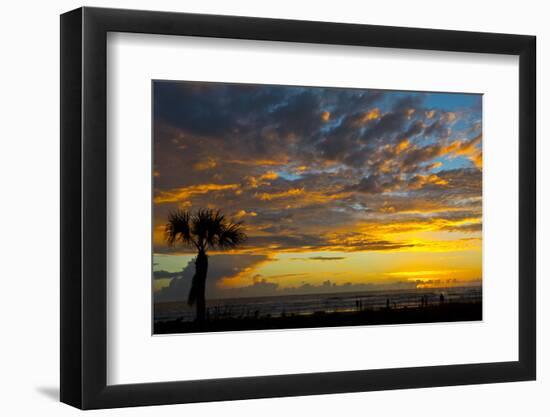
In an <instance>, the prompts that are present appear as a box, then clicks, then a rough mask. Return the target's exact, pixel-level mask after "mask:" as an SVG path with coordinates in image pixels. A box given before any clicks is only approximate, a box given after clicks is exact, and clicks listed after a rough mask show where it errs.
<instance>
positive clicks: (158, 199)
mask: <svg viewBox="0 0 550 417" xmlns="http://www.w3.org/2000/svg"><path fill="white" fill-rule="evenodd" d="M237 188H239V185H238V184H197V185H192V186H189V187H182V188H176V189H172V190H167V191H161V192H159V193H158V195H157V196H155V203H156V204H163V203H175V202H180V201H185V200H186V199H188V198H190V197H193V196H195V195H197V194H207V193H209V192H211V191H225V190H235V189H237Z"/></svg>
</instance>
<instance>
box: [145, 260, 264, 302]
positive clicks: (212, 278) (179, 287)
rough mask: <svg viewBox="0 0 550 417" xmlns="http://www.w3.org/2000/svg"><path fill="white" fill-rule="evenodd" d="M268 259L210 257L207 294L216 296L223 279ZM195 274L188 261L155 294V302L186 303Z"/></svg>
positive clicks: (191, 263)
mask: <svg viewBox="0 0 550 417" xmlns="http://www.w3.org/2000/svg"><path fill="white" fill-rule="evenodd" d="M268 259H269V258H268V257H267V256H266V255H210V256H209V262H208V280H207V281H206V287H207V293H208V294H210V296H211V297H215V296H216V294H218V292H219V291H220V290H219V283H220V281H221V280H223V279H231V278H234V277H235V276H237V275H238V274H239V273H241V272H243V271H245V270H246V269H247V268H252V267H254V266H256V265H258V264H260V263H262V262H265V261H267V260H268ZM194 274H195V264H194V261H193V260H192V261H190V262H189V263H188V264H187V266H185V267H184V268H183V270H182V271H181V272H179V273H174V275H173V276H172V278H173V279H172V281H170V284H169V285H168V286H167V287H164V288H162V289H160V290H159V291H157V292H155V294H154V297H155V302H159V301H182V302H183V301H187V296H188V295H189V289H190V288H191V281H192V278H193V275H194Z"/></svg>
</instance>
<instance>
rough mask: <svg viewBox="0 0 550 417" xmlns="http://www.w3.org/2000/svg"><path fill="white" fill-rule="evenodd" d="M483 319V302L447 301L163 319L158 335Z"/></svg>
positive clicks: (156, 332)
mask: <svg viewBox="0 0 550 417" xmlns="http://www.w3.org/2000/svg"><path fill="white" fill-rule="evenodd" d="M479 320H482V304H481V302H465V303H460V302H447V303H443V304H433V305H429V306H425V307H403V308H382V309H379V310H361V311H350V312H337V313H325V312H322V311H320V312H316V313H314V314H310V315H289V316H284V317H269V318H267V317H265V318H264V317H259V318H254V317H247V318H223V319H217V320H214V321H208V322H206V323H205V324H204V325H203V326H199V325H198V323H196V322H189V321H182V320H168V321H159V322H156V323H155V324H154V332H153V333H154V334H174V333H197V332H199V333H203V332H228V331H239V330H279V329H304V328H306V329H307V328H318V327H338V326H366V325H377V324H413V323H441V322H457V321H479Z"/></svg>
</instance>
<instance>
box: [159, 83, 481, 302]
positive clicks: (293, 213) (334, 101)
mask: <svg viewBox="0 0 550 417" xmlns="http://www.w3.org/2000/svg"><path fill="white" fill-rule="evenodd" d="M153 94H154V102H153V105H154V115H153V122H154V128H153V146H154V164H153V165H154V207H153V209H154V230H153V236H154V237H153V239H154V257H153V260H154V267H153V269H154V288H155V300H156V301H175V300H181V301H183V300H186V299H187V293H188V290H189V285H190V281H191V277H192V275H193V272H194V265H193V263H192V262H191V261H192V259H193V257H194V256H195V254H194V252H193V250H192V249H191V248H185V247H181V246H177V247H176V248H169V247H168V246H167V245H166V243H165V242H164V225H165V223H166V222H167V216H168V213H169V212H170V211H171V210H174V209H177V208H185V209H189V210H196V209H198V208H206V207H209V208H213V209H221V210H222V211H223V212H224V213H225V214H226V215H227V216H228V217H229V218H232V219H234V220H235V221H237V220H238V221H243V222H244V225H245V231H246V233H247V235H248V241H247V242H246V244H245V245H244V246H242V248H240V249H237V250H233V251H229V252H223V253H220V252H210V253H209V271H208V280H207V293H206V296H207V298H226V297H240V296H261V295H278V294H281V295H284V294H300V293H315V292H318V293H328V292H339V291H350V290H370V289H399V288H415V287H426V286H456V285H479V284H480V280H481V235H482V233H481V229H482V224H481V214H482V172H481V170H482V151H481V145H482V136H481V119H482V116H481V107H482V103H481V102H482V96H481V95H477V94H448V93H417V92H399V91H385V90H370V89H369V90H367V89H341V88H316V87H287V86H269V85H244V84H223V83H200V82H171V81H154V83H153Z"/></svg>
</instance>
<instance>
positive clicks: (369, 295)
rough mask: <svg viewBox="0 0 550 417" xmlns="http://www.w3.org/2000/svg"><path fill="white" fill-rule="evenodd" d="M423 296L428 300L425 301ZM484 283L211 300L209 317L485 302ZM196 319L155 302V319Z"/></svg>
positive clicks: (191, 311)
mask: <svg viewBox="0 0 550 417" xmlns="http://www.w3.org/2000/svg"><path fill="white" fill-rule="evenodd" d="M423 299H424V300H425V301H423ZM481 301H482V290H481V287H451V288H423V289H414V290H410V289H407V290H392V291H368V292H339V293H327V294H303V295H280V296H270V297H250V298H227V299H218V300H207V302H206V306H207V315H208V317H209V318H212V319H217V318H229V317H233V318H246V317H254V318H268V317H281V316H286V315H308V314H315V313H318V312H325V313H332V312H345V311H359V310H378V309H381V308H385V307H387V306H390V307H391V308H403V307H419V306H421V304H422V303H423V302H426V303H427V304H428V305H430V304H435V303H440V302H481ZM176 319H180V320H183V321H192V320H194V319H195V308H194V307H191V306H188V305H187V303H185V302H162V303H155V305H154V320H155V322H159V321H168V320H176Z"/></svg>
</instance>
